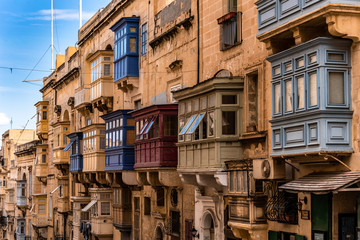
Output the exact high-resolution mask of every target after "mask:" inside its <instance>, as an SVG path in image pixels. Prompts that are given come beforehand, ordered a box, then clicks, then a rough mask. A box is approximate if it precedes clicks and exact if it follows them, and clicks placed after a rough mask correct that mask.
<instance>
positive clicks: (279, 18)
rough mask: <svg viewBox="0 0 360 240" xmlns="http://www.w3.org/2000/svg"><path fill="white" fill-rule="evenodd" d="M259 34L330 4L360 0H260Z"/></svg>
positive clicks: (353, 2)
mask: <svg viewBox="0 0 360 240" xmlns="http://www.w3.org/2000/svg"><path fill="white" fill-rule="evenodd" d="M255 4H256V5H257V10H258V35H262V34H264V33H266V32H268V31H271V30H273V29H275V28H277V27H280V26H282V25H284V24H286V23H289V22H291V21H293V20H295V19H298V18H301V17H304V16H306V15H307V14H309V13H311V12H314V11H316V10H318V9H320V8H323V7H325V6H326V5H330V4H346V5H356V4H359V1H358V0H259V1H257V2H256V3H255Z"/></svg>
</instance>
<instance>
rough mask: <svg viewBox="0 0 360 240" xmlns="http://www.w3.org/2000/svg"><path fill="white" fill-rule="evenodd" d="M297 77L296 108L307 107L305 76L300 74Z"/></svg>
mask: <svg viewBox="0 0 360 240" xmlns="http://www.w3.org/2000/svg"><path fill="white" fill-rule="evenodd" d="M295 79H296V90H297V92H296V110H299V109H304V108H305V78H304V76H303V75H302V76H298V77H296V78H295Z"/></svg>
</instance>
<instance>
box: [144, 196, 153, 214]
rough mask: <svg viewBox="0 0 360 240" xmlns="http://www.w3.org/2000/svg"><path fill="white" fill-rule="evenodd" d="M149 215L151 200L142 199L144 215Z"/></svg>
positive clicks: (147, 198)
mask: <svg viewBox="0 0 360 240" xmlns="http://www.w3.org/2000/svg"><path fill="white" fill-rule="evenodd" d="M150 213H151V199H150V198H149V197H144V215H150Z"/></svg>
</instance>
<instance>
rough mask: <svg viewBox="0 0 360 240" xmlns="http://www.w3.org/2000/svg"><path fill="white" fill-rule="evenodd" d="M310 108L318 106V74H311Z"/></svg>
mask: <svg viewBox="0 0 360 240" xmlns="http://www.w3.org/2000/svg"><path fill="white" fill-rule="evenodd" d="M309 87H310V107H312V106H316V105H317V104H318V91H317V72H313V73H310V74H309Z"/></svg>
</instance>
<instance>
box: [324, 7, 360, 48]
mask: <svg viewBox="0 0 360 240" xmlns="http://www.w3.org/2000/svg"><path fill="white" fill-rule="evenodd" d="M326 23H327V24H328V29H329V32H330V34H331V35H333V36H336V37H342V38H349V39H351V40H353V41H354V42H356V43H357V42H359V41H360V31H359V29H360V13H359V14H331V13H330V14H328V15H327V16H326Z"/></svg>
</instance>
